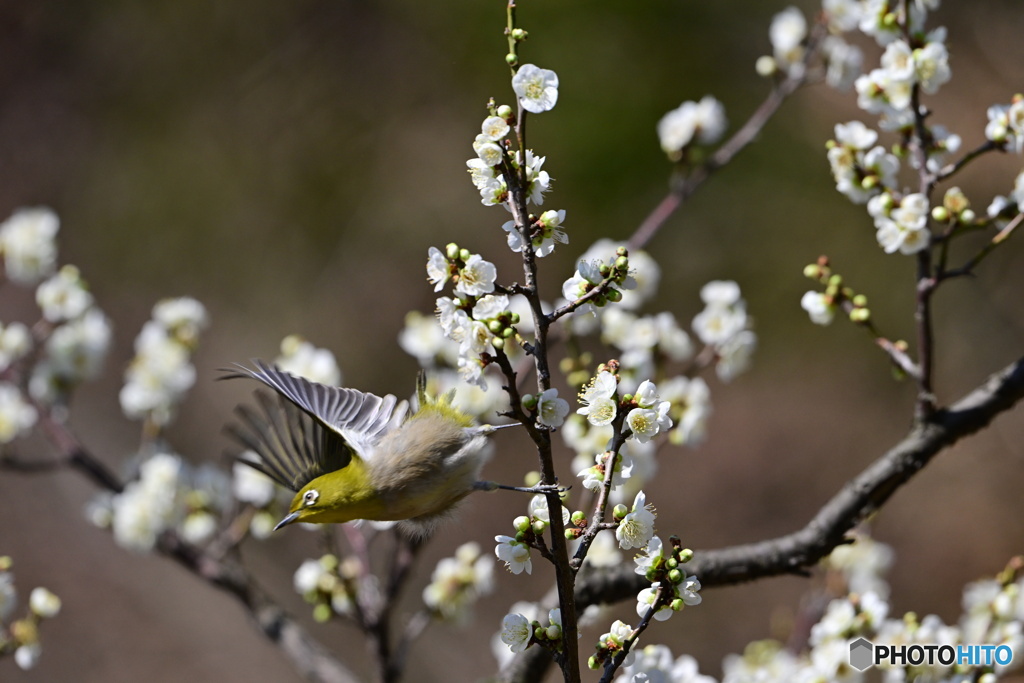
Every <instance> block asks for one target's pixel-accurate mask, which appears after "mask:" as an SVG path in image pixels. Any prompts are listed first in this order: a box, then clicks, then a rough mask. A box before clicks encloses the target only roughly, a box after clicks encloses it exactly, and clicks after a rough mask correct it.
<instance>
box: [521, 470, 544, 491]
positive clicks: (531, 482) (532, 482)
mask: <svg viewBox="0 0 1024 683" xmlns="http://www.w3.org/2000/svg"><path fill="white" fill-rule="evenodd" d="M523 483H524V485H525V486H526V487H527V488H529V487H531V486H536V485H537V484H539V483H540V472H536V471H533V472H527V473H526V476H524V477H523Z"/></svg>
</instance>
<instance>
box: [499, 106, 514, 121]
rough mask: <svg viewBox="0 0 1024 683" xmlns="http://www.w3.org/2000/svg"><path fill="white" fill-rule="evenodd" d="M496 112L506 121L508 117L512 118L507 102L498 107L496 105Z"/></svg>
mask: <svg viewBox="0 0 1024 683" xmlns="http://www.w3.org/2000/svg"><path fill="white" fill-rule="evenodd" d="M497 113H498V116H500V117H501V118H503V119H505V120H506V121H507V120H509V119H510V118H512V107H510V106H508V105H507V104H503V105H501V106H500V107H498V112H497Z"/></svg>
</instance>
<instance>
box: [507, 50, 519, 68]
mask: <svg viewBox="0 0 1024 683" xmlns="http://www.w3.org/2000/svg"><path fill="white" fill-rule="evenodd" d="M505 63H506V64H508V65H509V66H515V65H516V64H518V63H519V57H516V53H515V52H509V53H508V54H507V55H505Z"/></svg>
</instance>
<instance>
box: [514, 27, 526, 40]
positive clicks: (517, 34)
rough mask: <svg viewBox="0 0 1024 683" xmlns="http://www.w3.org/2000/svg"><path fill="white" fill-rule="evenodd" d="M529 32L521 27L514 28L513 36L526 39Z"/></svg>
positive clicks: (517, 38) (516, 38) (515, 38)
mask: <svg viewBox="0 0 1024 683" xmlns="http://www.w3.org/2000/svg"><path fill="white" fill-rule="evenodd" d="M526 36H527V33H526V31H524V30H523V29H521V28H514V29H512V38H513V39H514V40H526Z"/></svg>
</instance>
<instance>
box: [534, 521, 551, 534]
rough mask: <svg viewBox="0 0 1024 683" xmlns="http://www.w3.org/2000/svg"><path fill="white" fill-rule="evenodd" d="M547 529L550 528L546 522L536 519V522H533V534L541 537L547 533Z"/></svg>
mask: <svg viewBox="0 0 1024 683" xmlns="http://www.w3.org/2000/svg"><path fill="white" fill-rule="evenodd" d="M547 528H548V523H547V522H545V521H544V520H542V519H535V520H533V533H535V534H537V535H538V536H540V535H541V534H543V533H544V532H545V531H547Z"/></svg>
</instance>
